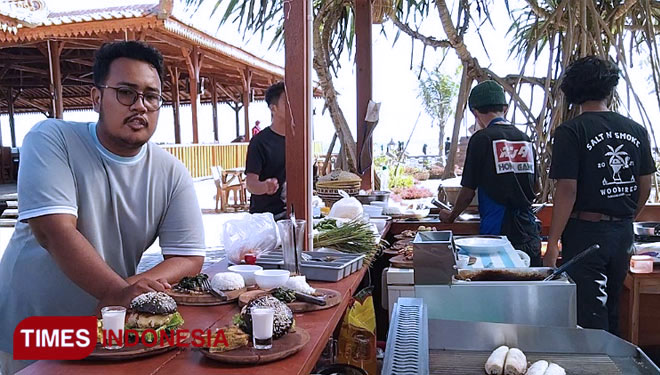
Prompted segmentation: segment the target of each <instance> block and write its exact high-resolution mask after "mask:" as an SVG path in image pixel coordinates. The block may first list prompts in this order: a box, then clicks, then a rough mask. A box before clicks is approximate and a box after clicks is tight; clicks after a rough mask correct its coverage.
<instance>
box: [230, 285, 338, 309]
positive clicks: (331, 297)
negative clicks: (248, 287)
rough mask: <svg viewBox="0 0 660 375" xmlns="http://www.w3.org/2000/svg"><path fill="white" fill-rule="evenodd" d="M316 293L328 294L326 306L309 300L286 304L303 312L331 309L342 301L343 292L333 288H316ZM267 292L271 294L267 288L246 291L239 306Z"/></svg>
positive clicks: (240, 298) (239, 301)
mask: <svg viewBox="0 0 660 375" xmlns="http://www.w3.org/2000/svg"><path fill="white" fill-rule="evenodd" d="M316 293H319V294H322V295H325V296H327V297H326V298H325V302H326V303H325V306H319V305H315V304H313V303H308V302H299V301H294V302H291V303H287V304H286V305H287V306H289V308H290V309H291V311H293V312H294V313H302V312H307V311H317V310H325V309H329V308H331V307H334V306H337V305H338V304H339V303H340V302H341V293H339V292H338V291H336V290H332V289H325V288H316ZM266 294H270V293H269V292H267V291H265V290H253V291H250V292H246V293H243V294H241V296H240V297H239V298H238V306H240V307H243V306H245V305H247V304H248V303H249V302H250V301H251V300H253V299H255V298H257V297H259V296H263V295H266Z"/></svg>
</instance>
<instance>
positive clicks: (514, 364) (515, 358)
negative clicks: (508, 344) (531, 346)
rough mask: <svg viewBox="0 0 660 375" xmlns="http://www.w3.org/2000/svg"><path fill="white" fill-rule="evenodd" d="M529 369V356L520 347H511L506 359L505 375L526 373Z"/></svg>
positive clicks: (523, 374)
mask: <svg viewBox="0 0 660 375" xmlns="http://www.w3.org/2000/svg"><path fill="white" fill-rule="evenodd" d="M525 371H527V357H525V354H524V353H523V352H522V351H521V350H520V349H518V348H511V349H509V352H508V353H507V354H506V360H505V361H504V375H525Z"/></svg>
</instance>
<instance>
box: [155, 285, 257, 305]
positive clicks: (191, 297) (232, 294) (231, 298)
mask: <svg viewBox="0 0 660 375" xmlns="http://www.w3.org/2000/svg"><path fill="white" fill-rule="evenodd" d="M246 291H247V287H243V288H241V289H236V290H226V291H224V290H223V292H224V293H225V294H226V295H227V300H226V301H223V300H221V299H220V298H217V297H215V296H214V295H212V294H209V293H204V294H188V293H182V292H177V291H175V290H173V289H169V290H167V294H168V295H170V296H171V297H172V298H174V300H175V301H176V303H177V304H179V305H187V306H215V305H224V304H228V303H233V302H235V301H236V300H237V299H238V297H239V296H240V295H241V294H243V293H245V292H246Z"/></svg>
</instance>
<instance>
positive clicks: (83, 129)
mask: <svg viewBox="0 0 660 375" xmlns="http://www.w3.org/2000/svg"><path fill="white" fill-rule="evenodd" d="M162 76H163V58H162V56H161V54H160V52H158V51H157V50H156V49H154V48H153V47H150V46H147V45H146V44H143V43H140V42H134V41H128V42H118V43H111V44H105V45H103V46H102V47H101V48H100V49H99V50H98V51H97V54H96V58H95V62H94V85H95V87H94V88H93V89H92V91H91V98H92V101H93V106H94V110H95V111H96V112H98V113H99V118H98V121H97V122H95V123H74V122H69V121H62V120H55V119H48V120H45V121H42V122H41V123H39V124H37V125H35V126H34V128H33V129H32V130H31V131H30V132H29V133H28V134H27V136H26V137H25V140H24V143H23V147H22V150H21V166H20V170H19V176H18V200H19V202H20V204H19V222H18V223H17V225H16V230H15V232H14V235H13V237H12V239H11V241H10V243H9V246H8V247H7V250H6V251H5V253H4V256H3V258H2V261H1V262H0V285H2V288H0V316H1V317H2V319H0V370H2V373H3V374H11V373H14V372H15V371H18V369H20V368H21V367H23V366H25V365H26V363H24V362H23V363H18V361H12V360H11V354H9V353H11V352H12V335H13V331H14V328H15V327H16V325H17V324H18V323H19V322H20V321H21V320H23V319H25V318H27V317H29V316H35V315H90V314H94V312H95V311H96V309H98V308H100V307H102V306H109V305H123V306H128V304H129V303H130V301H131V299H132V298H133V297H135V296H137V295H139V294H141V293H144V292H148V291H164V290H165V289H166V288H168V287H169V286H170V285H169V284H170V283H173V282H176V281H178V280H179V279H181V278H182V277H183V276H187V275H194V274H196V273H198V272H199V271H200V270H201V267H202V263H203V260H204V253H205V250H204V249H205V244H204V231H203V225H202V217H201V211H200V209H199V205H198V203H197V196H196V194H195V189H194V187H193V183H192V179H191V178H190V174H189V173H188V171H187V170H186V168H185V167H184V166H183V164H181V163H180V162H179V161H178V160H176V159H175V158H174V157H173V156H172V155H170V154H169V153H167V152H166V151H164V150H162V149H161V148H160V147H158V146H156V145H154V144H153V143H149V142H148V141H149V138H151V136H152V135H153V133H154V131H155V130H156V125H157V123H158V114H159V110H160V107H161V105H162V103H163V98H162V96H161V90H162ZM156 238H158V239H159V244H160V247H161V248H162V253H163V256H164V258H165V260H164V261H163V262H162V263H160V264H158V265H157V266H155V267H154V268H152V269H150V270H149V271H147V272H144V273H142V274H137V275H136V268H137V265H138V263H139V261H140V258H141V256H142V253H143V252H144V251H145V250H146V249H147V248H148V247H149V246H150V245H151V244H152V243H153V242H154V241H155V240H156Z"/></svg>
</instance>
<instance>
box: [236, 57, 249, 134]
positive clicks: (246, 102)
mask: <svg viewBox="0 0 660 375" xmlns="http://www.w3.org/2000/svg"><path fill="white" fill-rule="evenodd" d="M241 75H242V76H243V120H244V121H245V125H244V127H245V141H246V142H248V141H250V136H251V135H252V134H251V133H250V111H249V109H250V87H251V86H252V72H251V71H250V69H248V68H245V73H242V74H241ZM237 137H238V136H237Z"/></svg>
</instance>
